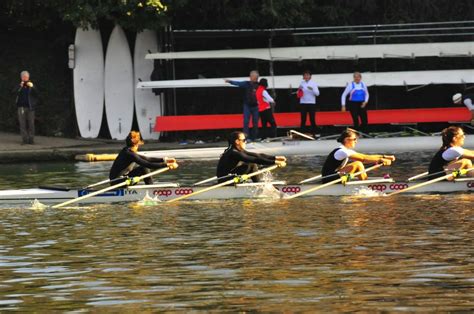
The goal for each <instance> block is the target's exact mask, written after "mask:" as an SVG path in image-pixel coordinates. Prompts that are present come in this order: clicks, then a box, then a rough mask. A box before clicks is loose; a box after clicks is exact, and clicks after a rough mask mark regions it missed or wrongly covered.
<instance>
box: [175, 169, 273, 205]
mask: <svg viewBox="0 0 474 314" xmlns="http://www.w3.org/2000/svg"><path fill="white" fill-rule="evenodd" d="M277 167H278V165H273V166H270V167H268V168H264V169H261V170H258V171H255V172H253V173H250V174H246V175H245V176H246V177H247V178H251V177H255V176H258V175H259V174H262V173H265V172H268V171H272V170H273V169H276V168H277ZM231 183H234V178H232V179H230V180H227V181H225V182H222V183H219V184H216V185H213V186H210V187H207V188H204V189H202V190H199V191H196V192H193V193H191V194H187V195H182V196H179V197H177V198H173V199H171V200H169V201H168V203H173V202H176V201H179V200H183V199H186V198H189V197H192V196H196V195H199V194H202V193H205V192H208V191H211V190H214V189H217V188H220V187H222V186H226V185H228V184H231Z"/></svg>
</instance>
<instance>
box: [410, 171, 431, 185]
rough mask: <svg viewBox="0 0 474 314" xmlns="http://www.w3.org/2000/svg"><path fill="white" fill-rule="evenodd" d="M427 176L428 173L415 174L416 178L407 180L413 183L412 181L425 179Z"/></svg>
mask: <svg viewBox="0 0 474 314" xmlns="http://www.w3.org/2000/svg"><path fill="white" fill-rule="evenodd" d="M427 175H428V171H426V172H423V173H420V174H417V175H416V176H413V177H410V178H408V182H410V181H413V180H416V179H419V178H422V177H425V176H427Z"/></svg>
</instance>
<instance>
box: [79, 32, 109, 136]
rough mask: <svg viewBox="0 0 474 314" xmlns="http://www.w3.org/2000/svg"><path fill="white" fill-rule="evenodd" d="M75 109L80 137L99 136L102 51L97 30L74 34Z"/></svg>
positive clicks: (101, 108)
mask: <svg viewBox="0 0 474 314" xmlns="http://www.w3.org/2000/svg"><path fill="white" fill-rule="evenodd" d="M74 45H75V51H76V52H75V67H74V106H75V109H76V119H77V126H78V128H79V132H80V134H81V137H84V138H96V137H97V136H99V131H100V125H101V123H102V115H103V112H104V52H103V49H102V39H101V37H100V32H99V31H98V30H92V29H90V28H89V30H83V29H81V28H78V29H77V31H76V38H75V41H74Z"/></svg>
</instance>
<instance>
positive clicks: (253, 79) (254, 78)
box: [249, 70, 259, 82]
mask: <svg viewBox="0 0 474 314" xmlns="http://www.w3.org/2000/svg"><path fill="white" fill-rule="evenodd" d="M258 76H259V74H258V71H257V70H253V71H250V74H249V78H250V81H251V82H258Z"/></svg>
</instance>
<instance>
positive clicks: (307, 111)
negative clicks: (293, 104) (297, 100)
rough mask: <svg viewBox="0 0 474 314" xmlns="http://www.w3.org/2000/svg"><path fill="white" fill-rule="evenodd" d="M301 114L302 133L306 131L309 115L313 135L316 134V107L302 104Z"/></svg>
mask: <svg viewBox="0 0 474 314" xmlns="http://www.w3.org/2000/svg"><path fill="white" fill-rule="evenodd" d="M300 113H301V125H300V128H301V131H302V132H305V131H306V116H308V115H309V121H310V123H311V133H316V105H310V104H300Z"/></svg>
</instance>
